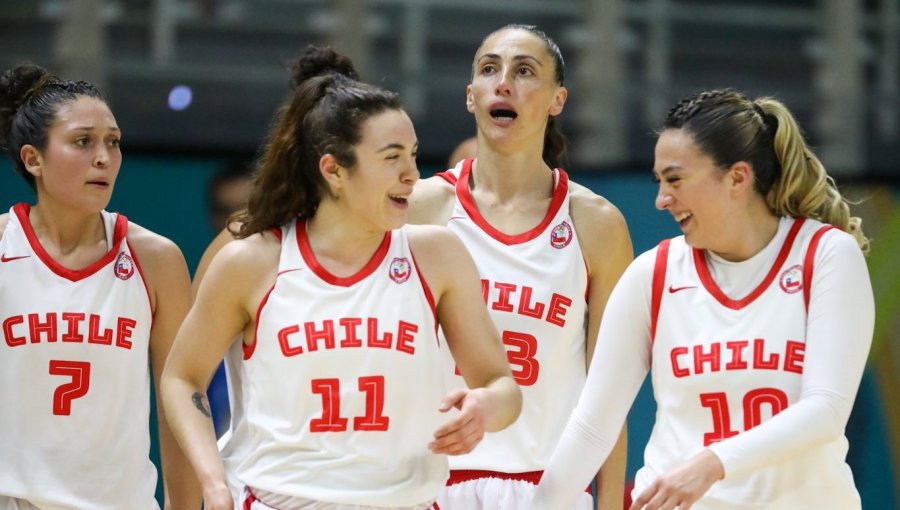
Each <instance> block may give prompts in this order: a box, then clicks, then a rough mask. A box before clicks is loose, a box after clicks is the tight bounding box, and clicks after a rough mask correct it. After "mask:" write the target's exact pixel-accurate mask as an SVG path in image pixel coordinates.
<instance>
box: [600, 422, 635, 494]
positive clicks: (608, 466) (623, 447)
mask: <svg viewBox="0 0 900 510" xmlns="http://www.w3.org/2000/svg"><path fill="white" fill-rule="evenodd" d="M627 464H628V427H627V426H625V427H622V432H621V433H620V434H619V439H618V440H617V441H616V445H615V446H614V447H613V449H612V451H611V452H610V454H609V457H607V458H606V462H604V463H603V467H601V468H600V472H599V473H597V478H596V480H597V497H596V501H597V510H620V509H621V508H622V505H623V504H624V498H625V469H626V467H627Z"/></svg>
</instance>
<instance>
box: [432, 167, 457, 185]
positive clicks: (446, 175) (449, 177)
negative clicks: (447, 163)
mask: <svg viewBox="0 0 900 510" xmlns="http://www.w3.org/2000/svg"><path fill="white" fill-rule="evenodd" d="M434 175H435V177H440V178H441V179H444V180H445V181H447V182H449V183H450V184H452V185H454V186H456V176H455V175H453V172H451V171H450V170H445V171H443V172H438V173H436V174H434Z"/></svg>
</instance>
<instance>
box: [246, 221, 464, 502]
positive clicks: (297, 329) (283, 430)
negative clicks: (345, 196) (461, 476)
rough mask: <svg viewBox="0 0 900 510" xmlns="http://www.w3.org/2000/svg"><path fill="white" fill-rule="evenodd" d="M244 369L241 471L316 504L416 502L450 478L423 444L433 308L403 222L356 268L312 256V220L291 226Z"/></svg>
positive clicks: (257, 483) (428, 413) (436, 422)
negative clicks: (328, 265) (330, 265)
mask: <svg viewBox="0 0 900 510" xmlns="http://www.w3.org/2000/svg"><path fill="white" fill-rule="evenodd" d="M256 328H257V329H256V339H255V342H254V343H253V345H252V346H251V347H248V348H246V349H245V354H244V357H245V364H244V371H243V374H242V376H244V377H245V378H246V379H245V381H244V385H243V389H244V391H245V397H246V399H247V405H246V408H245V420H246V423H247V427H248V429H247V430H248V432H249V434H248V435H249V438H250V443H251V447H250V449H249V455H248V457H247V458H246V459H244V460H243V462H241V464H240V466H239V467H238V478H239V479H240V480H241V481H243V482H244V483H245V484H247V485H248V486H250V487H251V488H254V489H261V490H263V491H267V492H271V493H275V494H279V495H285V496H291V497H296V498H305V499H311V500H317V501H327V502H332V503H343V504H348V505H351V504H354V505H369V506H386V507H391V506H413V505H416V504H419V503H423V502H427V501H430V500H432V499H434V498H435V497H436V496H437V494H438V492H439V490H440V488H441V487H442V486H443V485H444V482H445V480H446V479H447V475H448V468H447V460H446V456H444V455H435V454H432V453H431V452H430V451H429V450H428V443H429V442H431V441H432V440H433V434H434V432H435V431H436V430H437V429H438V428H439V427H440V426H441V425H442V424H443V423H444V422H446V421H447V420H448V419H449V418H448V416H447V415H446V414H442V413H440V412H438V406H439V405H440V402H441V399H442V398H443V396H444V395H445V393H446V388H445V385H444V384H443V383H442V382H440V381H441V379H440V376H439V374H440V369H441V367H442V364H441V352H440V351H441V347H440V345H439V344H438V338H437V324H436V318H435V304H434V300H433V298H432V296H431V292H430V291H429V290H428V288H427V286H426V285H425V284H424V282H423V280H422V279H421V278H420V275H419V271H418V267H417V266H416V264H415V260H414V258H413V254H412V252H411V251H410V249H409V243H408V241H407V237H406V233H405V231H404V230H402V229H400V230H395V231H393V232H388V233H386V234H385V237H384V241H383V242H382V244H381V246H380V247H379V248H378V250H377V251H376V252H375V254H374V255H373V256H372V258H371V260H369V262H368V263H367V264H366V265H365V266H364V267H363V268H362V269H360V271H359V272H357V273H356V274H355V275H353V276H350V277H336V276H334V275H332V274H331V273H329V272H328V270H326V269H325V268H323V267H322V266H321V265H320V264H319V263H318V262H317V261H316V259H315V255H314V254H313V252H312V250H311V248H310V246H309V242H308V239H307V236H306V225H305V223H302V222H301V223H299V224H298V223H296V222H295V223H294V224H292V225H291V226H290V227H288V228H286V229H285V230H284V235H283V239H282V250H281V258H280V261H279V267H278V277H277V279H276V281H275V284H274V285H273V287H272V288H271V289H270V291H269V293H268V295H267V296H266V298H265V299H264V300H263V302H262V303H261V304H260V308H259V312H258V315H257V326H256Z"/></svg>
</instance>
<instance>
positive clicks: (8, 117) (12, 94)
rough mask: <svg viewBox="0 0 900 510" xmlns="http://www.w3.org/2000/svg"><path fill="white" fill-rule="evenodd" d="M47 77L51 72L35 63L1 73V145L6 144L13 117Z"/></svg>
mask: <svg viewBox="0 0 900 510" xmlns="http://www.w3.org/2000/svg"><path fill="white" fill-rule="evenodd" d="M47 77H51V75H50V73H48V72H47V70H46V69H44V68H43V67H40V66H37V65H34V64H21V65H19V66H16V67H14V68H12V69H7V70H6V71H4V72H3V74H2V75H0V145H3V146H5V145H6V136H7V134H9V127H10V124H11V123H12V118H13V116H15V114H16V112H17V111H18V110H19V107H21V106H22V103H24V102H25V99H26V98H28V96H29V94H30V93H31V92H32V91H33V90H34V89H35V88H36V87H38V86H39V85H40V84H41V83H42V81H43V80H45V79H46V78H47Z"/></svg>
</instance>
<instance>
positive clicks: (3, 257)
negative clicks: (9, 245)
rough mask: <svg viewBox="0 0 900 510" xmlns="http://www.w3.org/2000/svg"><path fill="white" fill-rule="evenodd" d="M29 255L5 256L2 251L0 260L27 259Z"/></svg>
mask: <svg viewBox="0 0 900 510" xmlns="http://www.w3.org/2000/svg"><path fill="white" fill-rule="evenodd" d="M30 256H31V255H19V256H18V257H7V256H6V254H5V253H4V254H3V255H0V262H12V261H13V260H19V259H27V258H28V257H30Z"/></svg>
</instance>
